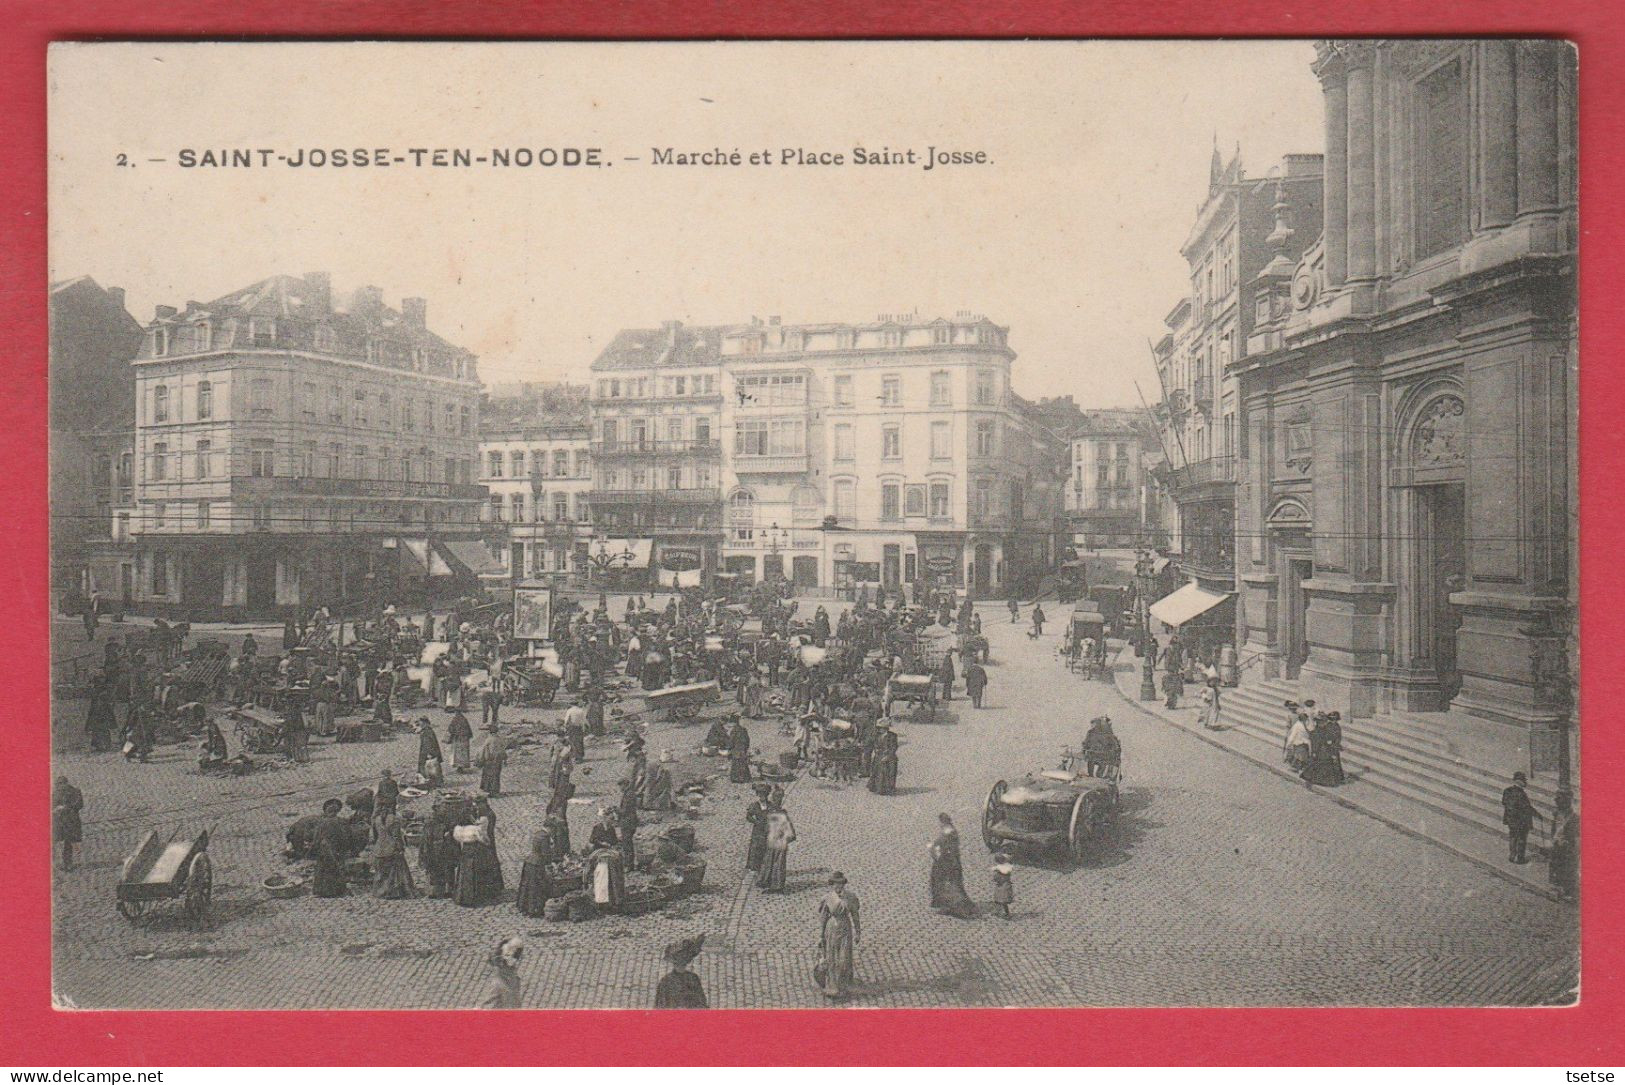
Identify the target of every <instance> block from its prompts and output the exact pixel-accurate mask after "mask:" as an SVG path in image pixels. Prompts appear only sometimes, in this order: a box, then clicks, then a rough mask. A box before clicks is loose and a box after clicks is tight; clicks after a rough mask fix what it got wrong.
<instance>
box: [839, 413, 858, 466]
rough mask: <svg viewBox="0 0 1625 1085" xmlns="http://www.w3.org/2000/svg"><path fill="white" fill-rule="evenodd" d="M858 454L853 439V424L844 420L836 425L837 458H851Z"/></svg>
mask: <svg viewBox="0 0 1625 1085" xmlns="http://www.w3.org/2000/svg"><path fill="white" fill-rule="evenodd" d="M855 455H856V451H855V449H854V446H853V440H852V425H851V423H849V422H842V423H840V424H839V425H837V426H836V427H835V458H836V459H838V460H851V459H853V458H854V456H855Z"/></svg>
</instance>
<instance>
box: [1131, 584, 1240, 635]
mask: <svg viewBox="0 0 1625 1085" xmlns="http://www.w3.org/2000/svg"><path fill="white" fill-rule="evenodd" d="M1228 598H1230V596H1229V594H1228V593H1225V594H1220V593H1216V592H1210V591H1204V590H1203V589H1202V588H1200V587H1198V586H1197V585H1195V584H1186V585H1185V586H1184V587H1183V588H1180V589H1179V590H1178V591H1176V592H1174V593H1172V594H1171V595H1165V596H1163V597H1162V598H1161V599H1158V600H1157V601H1156V602H1155V603H1152V604H1151V616H1152V617H1153V618H1155V619H1157V621H1159V622H1161V623H1163V624H1164V625H1174V626H1179V625H1184V624H1185V623H1187V622H1189V621H1190V620H1191V619H1193V618H1199V617H1201V616H1202V615H1203V614H1206V613H1207V612H1208V611H1210V610H1212V609H1213V608H1214V607H1216V606H1218V605H1219V604H1220V603H1222V602H1224V601H1225V600H1226V599H1228Z"/></svg>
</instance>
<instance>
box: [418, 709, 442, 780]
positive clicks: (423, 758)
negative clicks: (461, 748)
mask: <svg viewBox="0 0 1625 1085" xmlns="http://www.w3.org/2000/svg"><path fill="white" fill-rule="evenodd" d="M431 761H432V762H434V764H432V765H431V764H430V762H431ZM445 769H446V758H445V755H443V754H442V753H441V752H440V739H439V738H438V737H437V736H436V735H435V733H434V725H433V724H431V723H430V722H429V717H428V716H424V717H423V718H421V719H419V720H418V775H420V776H422V777H424V778H425V779H427V780H428V781H429V786H430V787H439V786H440V785H441V784H442V783H444V782H445V780H444V775H445Z"/></svg>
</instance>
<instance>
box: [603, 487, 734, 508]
mask: <svg viewBox="0 0 1625 1085" xmlns="http://www.w3.org/2000/svg"><path fill="white" fill-rule="evenodd" d="M587 500H588V501H589V502H591V503H592V506H593V508H594V509H596V508H598V507H599V506H601V505H709V504H714V503H716V502H718V501H721V500H722V491H721V490H719V489H717V488H716V487H715V486H710V487H694V488H692V489H687V490H592V491H590V492H589V493H588V494H587Z"/></svg>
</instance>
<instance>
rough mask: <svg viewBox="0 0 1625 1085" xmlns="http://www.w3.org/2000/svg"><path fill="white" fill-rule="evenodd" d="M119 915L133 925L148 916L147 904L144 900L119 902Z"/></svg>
mask: <svg viewBox="0 0 1625 1085" xmlns="http://www.w3.org/2000/svg"><path fill="white" fill-rule="evenodd" d="M118 912H119V915H121V916H123V917H124V918H125V919H128V920H129V921H130V922H131V923H134V922H135V921H136V920H138V919H140V918H141V917H142V916H144V915H146V914H147V902H146V901H144V900H121V901H119V902H118Z"/></svg>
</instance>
